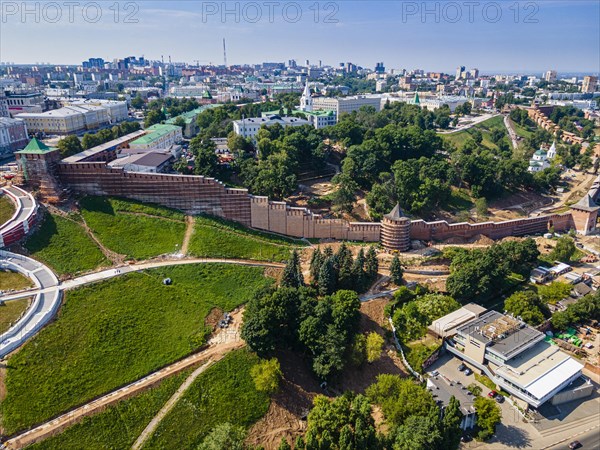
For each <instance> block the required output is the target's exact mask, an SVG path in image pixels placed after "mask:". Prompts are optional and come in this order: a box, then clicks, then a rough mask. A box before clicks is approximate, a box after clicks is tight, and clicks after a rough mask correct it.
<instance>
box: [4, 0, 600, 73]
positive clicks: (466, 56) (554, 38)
mask: <svg viewBox="0 0 600 450" xmlns="http://www.w3.org/2000/svg"><path fill="white" fill-rule="evenodd" d="M274 3H277V5H278V6H275V7H274V8H275V9H272V10H269V7H268V6H265V5H268V2H265V3H260V2H257V3H252V4H253V5H256V6H252V7H250V6H248V5H249V3H247V4H244V3H236V2H228V3H227V4H226V5H225V6H222V5H224V4H223V3H217V2H191V1H190V2H169V3H166V2H163V1H156V2H139V3H122V4H119V7H118V8H114V7H113V6H110V5H108V4H107V5H106V6H105V5H103V6H102V9H101V10H100V11H97V10H94V9H93V8H92V9H90V7H88V8H87V9H86V10H84V9H83V8H75V9H74V10H72V11H68V10H67V9H66V7H61V8H62V9H57V8H55V9H52V8H50V7H48V4H45V3H29V4H28V6H27V7H24V6H20V5H23V4H21V3H16V2H15V3H11V2H4V3H3V10H2V22H3V25H2V27H1V28H2V29H1V31H0V37H1V42H2V44H0V59H1V60H2V61H3V62H14V63H15V64H25V63H33V62H36V61H43V62H50V63H52V64H81V61H83V60H86V59H87V58H89V57H103V58H105V59H107V60H111V59H112V58H114V57H123V56H127V55H130V54H132V55H145V56H146V57H147V58H149V59H156V60H158V59H160V58H161V55H162V56H164V58H165V60H167V58H168V56H171V58H172V60H173V61H185V62H189V63H193V62H194V61H199V62H200V64H209V63H213V64H216V65H219V64H223V49H222V39H223V38H225V39H226V40H227V59H228V63H229V64H230V65H234V64H253V63H259V62H262V61H281V62H284V61H287V60H289V59H295V60H296V61H297V62H298V63H299V64H304V61H305V60H306V59H309V60H310V61H311V63H313V64H315V63H317V61H318V60H322V61H323V64H326V65H332V66H337V65H338V64H339V63H340V62H344V61H352V62H354V63H356V64H359V65H362V66H365V67H372V66H373V67H374V66H375V63H376V62H377V61H384V62H385V64H386V67H387V68H390V69H392V68H398V69H400V68H407V69H412V68H416V67H419V68H422V69H424V70H427V71H444V72H452V71H454V70H455V68H456V66H457V65H465V66H467V67H478V68H479V69H480V70H481V71H482V72H484V73H492V72H517V73H532V72H537V73H541V72H543V71H545V70H549V69H554V70H557V71H558V72H559V73H561V72H562V73H565V72H568V73H572V72H579V73H586V72H590V73H595V72H598V71H600V62H599V61H598V58H597V57H595V56H594V55H598V54H600V43H599V42H600V39H596V38H597V37H600V36H599V33H600V29H599V27H598V22H597V19H598V18H599V16H600V5H599V4H598V3H597V2H593V1H574V2H565V1H546V2H539V3H535V2H529V3H522V4H521V3H512V2H511V3H507V2H483V3H481V6H480V7H477V8H480V9H477V8H475V9H472V10H469V8H468V6H467V5H468V4H469V2H450V3H452V4H455V5H457V6H456V7H455V8H454V9H452V8H449V7H448V5H449V4H450V3H446V4H444V3H439V2H426V3H422V2H375V3H366V2H362V1H348V2H328V3H325V2H322V3H309V2H299V3H293V2H279V3H278V2H274ZM7 4H8V6H7ZM11 5H12V8H13V9H10V8H9V7H10V6H11ZM36 5H37V6H36ZM60 5H62V4H59V6H60ZM81 5H87V4H86V3H81ZM131 5H134V7H132V6H131ZM294 5H297V6H294ZM315 5H318V8H316V7H315ZM493 5H496V6H493ZM514 5H518V8H515V6H514ZM529 5H533V6H529ZM7 8H8V9H7ZM26 8H29V9H27V10H26ZM36 8H37V9H36ZM110 8H113V9H110ZM252 8H254V9H252ZM277 8H280V9H277ZM284 10H285V12H284ZM98 12H100V13H101V14H102V16H101V18H99V19H98V21H97V22H96V23H91V21H92V20H95V17H97V13H98ZM69 14H72V22H73V23H69V20H70V18H69V17H68V16H69ZM93 14H96V16H94V15H93ZM494 14H495V16H494ZM59 16H60V18H58V17H59ZM469 16H470V17H469ZM57 18H58V19H57ZM382 18H383V19H382ZM457 18H458V19H457ZM496 19H497V20H496ZM52 20H53V21H54V23H51V21H52ZM131 21H137V23H129V22H131ZM252 21H254V23H252ZM453 21H454V23H453ZM115 22H117V23H115ZM271 22H272V23H271ZM471 22H472V23H471ZM536 22H537V23H536ZM157 30H158V31H159V32H157ZM565 30H568V31H565ZM40 34H42V35H43V36H44V39H42V40H40V39H39V36H40ZM72 35H77V36H78V38H79V40H78V45H77V46H76V48H74V46H73V40H72ZM559 35H560V36H559ZM449 37H450V38H451V39H449ZM124 42H125V43H126V44H125V45H124ZM34 43H35V45H34ZM348 43H352V45H348ZM81 44H83V45H81ZM66 49H68V51H65V50H66ZM554 55H561V56H560V59H556V58H554Z"/></svg>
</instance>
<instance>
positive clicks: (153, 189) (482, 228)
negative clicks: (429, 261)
mask: <svg viewBox="0 0 600 450" xmlns="http://www.w3.org/2000/svg"><path fill="white" fill-rule="evenodd" d="M28 147H30V146H28ZM31 147H32V148H33V150H32V151H28V150H27V149H25V150H23V151H21V152H18V153H17V154H16V156H17V164H18V166H19V174H18V176H17V178H16V179H15V180H16V183H17V184H24V185H27V186H29V187H30V188H31V189H33V190H35V191H37V195H38V197H39V198H40V199H41V200H42V201H46V202H50V203H56V202H59V201H61V199H63V198H64V197H65V196H66V195H69V193H78V194H89V195H108V196H118V197H125V198H129V199H133V200H138V201H142V202H150V203H156V204H160V205H163V206H167V207H170V208H175V209H179V210H182V211H185V212H186V213H188V214H199V213H206V214H212V215H215V216H219V217H222V218H225V219H229V220H233V221H235V222H239V223H241V224H243V225H246V226H250V227H253V228H256V229H260V230H265V231H270V232H274V233H279V234H283V235H287V236H293V237H298V238H321V239H338V240H352V241H364V242H381V243H382V245H383V246H384V247H385V248H387V249H389V250H399V251H405V250H408V249H409V248H410V244H411V243H410V241H411V240H424V241H444V240H446V239H449V238H455V237H459V238H464V239H470V238H474V237H476V236H479V235H484V236H487V237H489V238H492V239H500V238H503V237H507V236H525V235H529V234H534V233H543V232H546V231H547V230H549V229H550V228H552V229H554V230H555V231H561V232H562V231H567V230H570V229H572V228H575V229H576V230H577V231H578V232H579V233H582V234H590V233H592V232H594V231H595V230H596V220H597V215H598V209H600V208H599V207H598V206H597V205H596V203H595V201H596V197H597V195H598V191H599V188H600V181H598V180H597V182H596V183H594V186H593V188H592V190H591V191H590V192H589V193H588V194H587V195H586V196H585V197H584V198H583V199H581V201H580V202H578V203H577V204H575V205H573V206H572V207H571V210H570V212H567V213H564V214H551V215H545V216H538V217H530V218H523V219H516V220H509V221H503V222H484V223H477V224H471V223H456V224H449V223H448V222H446V221H436V222H425V221H423V220H412V221H411V220H410V219H409V218H407V217H405V216H404V215H403V214H402V211H401V210H400V208H399V207H396V208H394V210H393V211H391V212H390V213H389V214H387V215H386V216H385V217H384V218H383V221H382V222H376V223H374V222H349V221H346V220H343V219H329V218H323V217H322V216H320V215H318V214H314V213H313V212H311V211H310V210H308V209H306V208H297V207H292V206H290V205H288V204H287V203H285V202H276V201H270V200H269V199H268V198H267V197H261V196H253V195H250V194H249V193H248V191H247V190H246V189H232V188H228V187H227V186H225V185H224V184H223V183H222V182H220V181H218V180H215V179H213V178H207V177H203V176H196V175H177V174H175V175H173V174H162V173H141V172H129V171H125V170H123V169H122V168H112V167H109V166H108V165H107V164H108V162H107V161H99V160H98V159H101V158H99V157H98V155H97V154H93V155H90V156H87V155H84V154H81V155H82V156H81V157H79V158H77V157H70V158H68V160H62V161H61V160H60V156H59V152H58V150H56V149H53V148H48V147H46V148H40V146H39V145H38V146H35V145H34V146H31ZM84 153H85V152H84ZM76 156H77V155H76ZM107 159H111V158H107ZM599 180H600V177H599Z"/></svg>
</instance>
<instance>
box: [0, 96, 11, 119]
mask: <svg viewBox="0 0 600 450" xmlns="http://www.w3.org/2000/svg"><path fill="white" fill-rule="evenodd" d="M0 117H10V114H9V113H8V100H7V98H6V96H5V95H4V94H3V93H2V91H0Z"/></svg>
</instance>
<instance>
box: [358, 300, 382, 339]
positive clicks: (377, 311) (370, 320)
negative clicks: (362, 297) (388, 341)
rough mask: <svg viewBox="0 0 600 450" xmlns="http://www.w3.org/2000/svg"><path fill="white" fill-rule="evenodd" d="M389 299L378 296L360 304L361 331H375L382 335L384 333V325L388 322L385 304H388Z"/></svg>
mask: <svg viewBox="0 0 600 450" xmlns="http://www.w3.org/2000/svg"><path fill="white" fill-rule="evenodd" d="M388 301H389V300H387V299H385V298H378V299H375V300H371V301H368V302H363V303H361V305H360V331H361V333H369V332H371V331H375V332H377V333H379V334H381V335H383V334H384V329H383V327H384V326H385V325H386V323H387V319H386V317H385V314H384V309H385V305H387V304H388Z"/></svg>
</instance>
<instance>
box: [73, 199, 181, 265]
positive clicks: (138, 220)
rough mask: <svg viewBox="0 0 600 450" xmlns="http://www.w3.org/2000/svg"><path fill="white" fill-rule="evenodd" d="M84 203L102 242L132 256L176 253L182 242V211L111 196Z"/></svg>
mask: <svg viewBox="0 0 600 450" xmlns="http://www.w3.org/2000/svg"><path fill="white" fill-rule="evenodd" d="M80 206H81V213H82V215H83V217H84V219H85V221H86V223H87V224H88V226H89V227H90V228H91V229H92V231H93V232H94V234H95V235H96V236H97V237H98V239H99V240H100V241H101V242H102V244H103V245H105V246H106V247H107V248H109V249H110V250H112V251H114V252H116V253H120V254H122V255H126V256H127V257H129V258H134V259H139V260H142V259H147V258H150V257H153V256H157V255H161V254H166V253H175V252H177V251H178V249H179V248H180V246H181V244H182V241H183V235H184V232H185V222H184V216H183V214H181V213H179V212H176V211H173V210H170V209H168V208H163V207H160V206H153V205H145V204H140V203H137V202H131V201H127V200H121V199H114V198H107V197H85V198H83V199H81V201H80Z"/></svg>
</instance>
